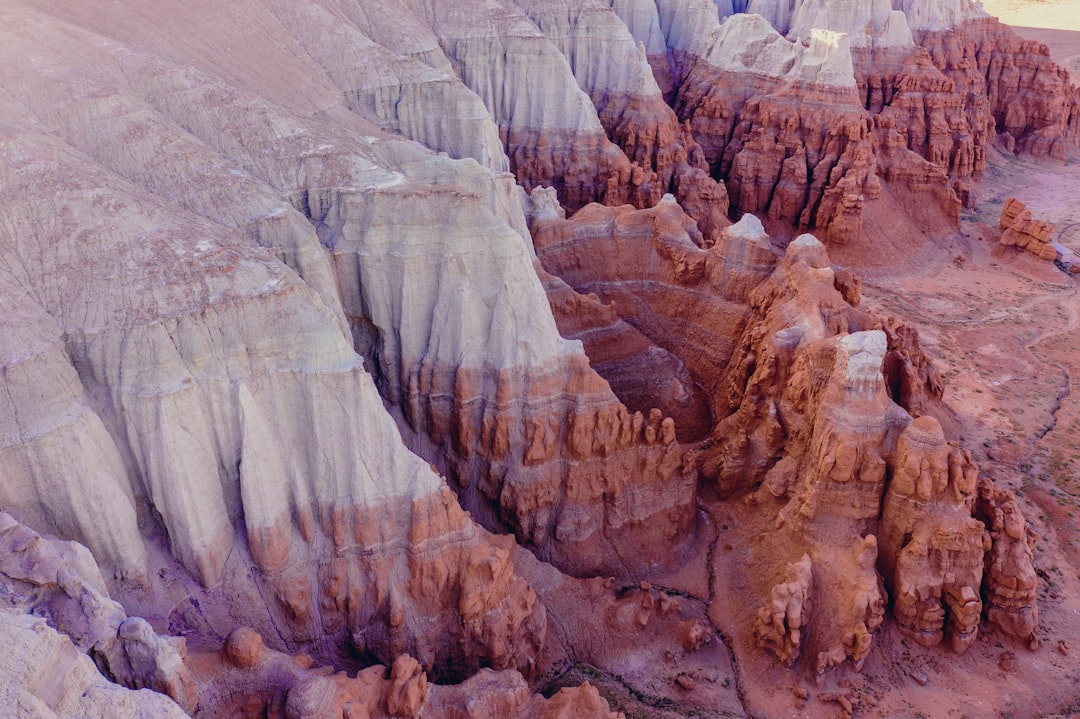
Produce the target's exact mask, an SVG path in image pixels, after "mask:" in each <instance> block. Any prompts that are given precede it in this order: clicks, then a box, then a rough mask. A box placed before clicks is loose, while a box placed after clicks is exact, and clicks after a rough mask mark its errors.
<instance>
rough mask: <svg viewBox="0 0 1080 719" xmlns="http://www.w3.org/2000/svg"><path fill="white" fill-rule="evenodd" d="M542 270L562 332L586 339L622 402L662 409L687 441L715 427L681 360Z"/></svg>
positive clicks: (591, 297) (598, 369)
mask: <svg viewBox="0 0 1080 719" xmlns="http://www.w3.org/2000/svg"><path fill="white" fill-rule="evenodd" d="M539 271H540V273H541V276H542V277H543V280H544V290H545V292H546V293H547V297H548V301H549V302H550V303H551V311H552V313H553V314H554V315H555V322H556V323H557V324H558V327H559V333H560V334H561V335H562V336H563V337H566V338H567V339H571V340H578V341H580V342H581V343H582V345H583V346H584V347H585V354H586V355H587V356H588V357H589V365H590V366H591V367H592V368H593V369H594V370H596V372H597V374H599V375H600V376H601V377H603V378H604V379H605V380H607V382H608V384H609V385H611V389H612V391H613V392H614V393H615V396H616V397H618V398H619V400H620V401H622V402H623V403H624V404H625V405H626V406H627V407H628V408H629V409H631V410H633V411H641V412H647V411H648V410H650V409H652V408H653V407H657V408H659V409H660V411H661V413H663V414H664V415H665V416H667V417H671V418H672V419H673V420H675V430H676V434H677V435H678V436H679V438H680V439H681V440H683V441H688V440H689V439H692V438H693V436H694V435H693V432H694V430H695V428H705V430H706V431H707V430H708V429H711V424H709V421H708V418H709V417H710V416H711V413H710V412H709V407H708V405H707V403H706V402H705V401H704V398H703V397H701V396H700V394H699V393H695V392H694V391H693V389H694V380H693V378H691V376H690V373H689V371H688V370H687V369H686V364H685V363H684V362H683V361H682V360H680V359H679V358H678V357H676V356H675V355H674V354H672V353H671V352H668V351H667V350H664V349H662V348H660V347H659V346H657V345H656V344H653V342H652V341H651V340H650V339H649V338H648V337H647V336H645V335H644V334H642V332H641V331H640V330H638V329H637V328H636V327H634V326H633V325H631V324H629V323H627V322H626V321H624V320H623V319H622V318H621V317H619V314H618V312H617V311H616V309H615V306H614V305H613V304H612V303H606V304H605V303H603V302H601V300H600V298H599V297H597V296H596V295H595V294H593V293H589V294H587V295H584V294H580V293H578V292H575V291H574V290H573V289H572V288H571V287H570V286H569V285H567V284H566V282H564V281H563V280H561V279H560V278H558V277H555V276H554V275H550V274H548V273H547V272H544V271H543V270H542V269H541V270H539ZM703 423H704V424H703Z"/></svg>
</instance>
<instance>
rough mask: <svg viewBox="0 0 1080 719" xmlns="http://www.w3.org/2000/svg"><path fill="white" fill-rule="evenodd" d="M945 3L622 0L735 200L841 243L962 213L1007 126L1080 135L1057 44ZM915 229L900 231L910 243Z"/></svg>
mask: <svg viewBox="0 0 1080 719" xmlns="http://www.w3.org/2000/svg"><path fill="white" fill-rule="evenodd" d="M938 5H939V4H937V3H933V4H931V3H922V2H899V1H898V2H896V3H893V4H890V3H889V2H884V1H882V2H872V3H853V2H849V1H846V0H828V1H825V0H806V1H800V2H793V3H771V2H757V3H749V4H746V6H745V7H743V8H742V9H741V10H739V9H737V8H736V9H734V10H733V9H732V7H734V6H732V7H725V6H721V7H720V8H719V19H720V20H721V21H722V22H718V21H717V8H716V7H714V6H713V4H712V3H710V2H705V1H704V0H698V1H696V2H679V1H677V0H671V1H665V2H659V3H657V4H656V9H657V12H656V14H655V15H652V14H651V13H650V12H649V9H648V8H644V7H640V4H635V3H616V4H615V7H616V10H617V11H618V12H620V14H621V16H622V17H624V19H626V21H627V25H628V27H629V28H630V29H631V30H632V31H633V32H634V33H635V37H637V39H638V40H639V42H641V43H643V45H644V46H646V47H649V48H653V49H652V50H651V51H650V52H651V53H652V55H651V57H652V60H651V62H652V65H653V66H654V67H664V68H666V74H665V76H671V77H672V78H673V80H672V84H673V89H672V90H671V92H670V96H671V98H672V102H673V104H674V107H675V110H676V112H677V114H678V115H679V118H680V119H682V120H684V121H688V122H689V123H690V127H691V130H692V132H693V135H694V138H695V139H696V140H697V141H698V142H699V143H700V144H701V146H702V147H703V149H704V151H705V156H706V158H707V160H708V162H709V164H710V168H711V170H712V173H713V175H714V176H716V177H721V178H723V179H724V180H725V181H726V183H727V184H728V191H729V194H730V197H731V206H732V211H733V212H734V213H735V214H736V215H737V214H739V213H741V212H745V211H752V212H758V213H761V214H768V216H769V217H771V218H774V219H776V220H782V221H783V223H785V224H788V225H795V226H796V227H814V228H817V229H818V232H819V234H822V235H823V237H824V239H826V241H828V242H829V243H834V244H839V243H842V242H850V241H851V240H852V239H854V238H860V239H861V240H862V241H864V242H869V236H868V235H864V232H866V231H867V230H864V228H863V223H864V218H866V217H868V218H871V221H872V222H875V223H879V224H884V225H890V224H892V222H891V221H890V220H887V219H886V218H889V217H893V216H895V214H896V213H899V214H900V215H901V216H904V217H907V218H909V219H910V221H912V222H913V224H914V226H915V228H917V230H918V231H919V232H922V233H927V234H930V235H934V234H937V233H940V232H942V231H943V229H944V228H952V227H955V226H956V222H957V214H958V210H959V203H960V202H961V201H964V202H968V203H970V202H972V201H973V200H972V198H971V185H970V182H969V179H970V178H973V177H975V178H977V177H979V176H980V175H981V173H982V172H983V170H984V169H985V167H986V160H987V153H988V151H989V147H990V145H991V144H993V143H994V142H995V141H996V138H997V137H998V135H999V133H1000V134H1001V135H1002V137H1003V138H1004V142H1005V144H1006V145H1009V144H1010V143H1011V144H1012V145H1014V146H1017V147H1019V148H1020V149H1023V150H1025V151H1028V152H1031V153H1032V154H1035V155H1045V154H1053V155H1054V156H1055V157H1063V156H1065V154H1067V153H1069V152H1071V151H1072V148H1074V147H1075V145H1076V142H1077V139H1078V137H1080V135H1078V129H1077V119H1076V118H1077V117H1078V114H1077V112H1076V107H1077V99H1076V97H1077V96H1076V90H1075V89H1073V88H1072V86H1071V85H1070V84H1069V82H1068V76H1067V74H1066V73H1064V71H1063V70H1061V69H1060V68H1058V67H1057V66H1056V65H1054V64H1053V63H1052V62H1051V61H1050V59H1049V57H1048V54H1047V52H1046V49H1045V47H1040V46H1039V45H1038V44H1037V43H1031V42H1028V41H1024V40H1022V39H1020V38H1018V37H1017V36H1016V35H1015V34H1013V33H1012V31H1011V30H1009V29H1008V28H1006V27H1005V26H1003V25H1001V24H1000V23H998V22H997V21H996V20H993V19H992V18H989V17H988V16H986V14H985V13H984V12H982V11H981V10H980V9H978V8H976V6H975V5H973V4H971V3H968V2H966V1H959V2H951V3H948V4H947V5H946V6H941V7H939V6H938ZM657 27H659V28H660V34H661V35H663V36H664V42H665V49H664V52H661V50H660V47H659V43H658V42H657V39H656V36H657V31H656V28H657ZM1018 138H1024V139H1023V141H1019V140H1018ZM998 144H1001V143H1000V142H999V143H998ZM907 234H908V237H907V238H906V239H904V238H901V237H899V236H897V237H896V238H895V241H896V242H898V243H901V244H903V243H905V242H906V243H907V244H908V245H909V246H910V244H911V242H912V240H913V239H917V236H918V235H917V233H914V234H913V233H911V232H910V231H909V232H908V233H907Z"/></svg>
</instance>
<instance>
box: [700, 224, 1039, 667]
mask: <svg viewBox="0 0 1080 719" xmlns="http://www.w3.org/2000/svg"><path fill="white" fill-rule="evenodd" d="M853 284H854V283H852V282H851V281H850V278H838V275H837V273H836V272H834V271H833V269H832V268H831V267H830V265H829V261H828V258H827V256H826V254H825V250H824V248H823V246H822V245H821V244H820V243H818V242H817V241H816V240H814V239H813V238H811V237H809V236H807V235H804V236H802V237H800V238H798V239H797V240H795V241H794V242H792V243H791V245H789V247H788V250H787V253H786V255H785V257H784V260H783V261H782V262H781V264H780V265H779V267H778V268H777V269H776V271H775V273H774V274H773V276H772V277H771V278H770V279H769V280H768V281H766V282H764V283H762V284H761V285H760V286H759V287H758V288H757V289H756V290H755V291H754V292H753V294H752V296H751V306H752V307H753V309H754V313H755V317H756V318H757V321H756V322H752V323H749V324H748V325H747V328H748V329H747V330H746V332H745V334H744V335H743V337H742V339H741V340H740V343H739V346H738V347H737V349H736V351H735V353H734V354H733V356H732V361H731V363H730V365H729V368H728V375H727V376H726V377H725V382H726V383H727V384H726V386H727V387H728V388H729V391H730V396H731V397H732V400H733V401H732V405H731V406H732V408H733V410H734V411H733V412H732V413H731V414H730V415H729V416H727V417H726V418H725V419H723V420H722V421H721V422H720V423H719V424H718V425H717V429H716V431H715V432H714V433H713V437H712V442H711V446H707V447H706V448H705V449H704V450H703V452H702V453H701V455H700V457H701V468H702V474H703V476H704V477H706V478H714V477H715V478H716V480H717V481H718V483H719V488H720V489H721V491H734V490H737V489H739V488H744V489H745V488H750V487H752V486H754V485H756V484H757V483H759V482H760V483H761V487H760V489H759V490H758V491H757V492H755V493H754V494H752V495H751V497H750V500H749V501H750V503H751V506H754V507H758V508H759V509H758V510H757V511H762V512H776V515H775V521H774V522H773V527H772V531H770V532H768V533H767V534H766V535H764V536H763V537H762V538H761V540H760V541H761V542H762V543H763V544H762V545H761V549H760V551H761V552H763V553H768V552H770V551H775V552H778V553H780V555H781V556H783V557H785V558H786V562H787V564H786V565H785V564H779V565H774V566H773V568H772V569H771V570H770V571H773V575H774V577H775V584H773V585H771V586H772V588H771V590H770V593H769V595H768V596H767V597H765V596H763V597H761V601H762V605H761V609H760V611H759V612H758V616H757V619H756V624H755V628H754V635H755V637H756V638H757V641H758V643H759V645H760V646H761V647H763V648H765V649H766V650H768V651H771V652H772V653H774V654H775V655H776V656H777V657H778V658H779V659H781V660H782V661H784V662H787V663H792V662H794V661H795V660H796V659H797V658H798V657H800V656H809V657H810V658H811V661H813V665H814V668H815V670H816V671H818V672H823V671H825V670H827V669H828V668H829V667H832V666H835V665H837V664H839V663H842V662H844V661H845V660H850V661H851V662H852V663H853V664H854V665H855V666H856V667H859V666H861V664H862V662H863V661H864V660H865V658H866V656H867V654H868V652H869V650H870V645H871V641H872V635H873V633H874V631H875V630H876V629H877V627H878V626H880V624H881V622H882V619H883V617H884V612H885V609H884V607H885V600H886V594H885V593H884V591H883V590H882V588H881V587H880V585H881V584H882V583H884V585H885V586H887V587H888V590H889V596H891V597H892V599H893V602H892V613H893V615H894V617H895V618H896V620H897V622H898V624H899V625H900V627H901V629H902V630H903V631H905V632H906V633H908V634H910V635H912V636H913V637H915V638H916V639H917V640H918V641H920V642H921V643H925V644H936V643H939V642H941V641H943V640H945V639H948V641H949V643H950V646H951V647H952V648H953V649H954V650H956V651H963V650H964V649H966V648H967V647H968V646H969V645H970V644H971V642H972V641H973V640H974V639H975V636H976V633H977V630H978V625H979V620H980V617H981V616H982V612H983V608H984V606H985V607H986V611H987V616H988V617H991V618H992V617H995V616H996V617H999V618H1000V619H999V622H998V623H999V624H1000V625H1001V626H1002V627H1008V629H1007V631H1009V632H1010V633H1012V634H1015V635H1018V636H1021V637H1023V638H1027V637H1028V636H1030V632H1031V630H1032V629H1033V627H1034V622H1035V621H1036V619H1037V613H1036V611H1035V603H1034V593H1033V592H1034V586H1035V585H1034V582H1033V580H1032V579H1031V577H1032V574H1031V573H1032V572H1033V571H1034V570H1033V569H1032V564H1031V555H1030V548H1029V547H1028V546H1027V544H1026V541H1025V534H1024V531H1023V522H1022V519H1019V521H1018V518H1019V515H1018V514H1017V515H1014V512H1015V511H1016V506H1015V503H1014V502H1013V503H1011V504H1010V497H1011V495H1009V494H1008V493H1007V492H1003V491H1001V490H997V489H995V488H994V487H993V484H992V483H991V482H990V481H989V480H988V479H987V478H985V477H984V478H982V479H978V476H979V470H978V467H977V466H976V465H975V464H974V463H973V462H972V461H971V456H970V454H969V453H967V452H966V451H964V450H962V449H961V448H959V447H958V446H956V445H954V444H950V443H947V442H946V441H945V439H944V436H943V434H942V431H941V428H940V425H939V424H938V422H937V421H936V420H935V419H933V418H932V417H929V416H922V417H919V418H918V419H916V420H914V421H912V418H911V416H910V415H909V414H908V413H907V412H906V411H904V409H902V408H901V407H900V406H898V405H897V404H895V402H894V401H893V399H892V398H891V396H890V394H891V393H895V389H891V388H890V386H889V385H890V382H887V381H886V375H885V372H884V369H885V368H886V366H887V364H886V358H887V357H890V356H891V357H892V361H893V362H901V363H902V362H905V361H906V362H907V364H906V365H904V366H905V367H906V369H904V370H903V371H902V372H900V373H899V374H901V375H906V376H909V380H908V381H909V383H910V384H912V385H915V386H917V387H920V388H923V389H920V391H919V392H917V393H914V394H912V393H910V392H909V393H908V394H909V396H924V395H923V394H920V393H926V394H929V395H930V397H931V398H932V396H933V392H932V387H931V388H930V389H929V390H927V389H926V388H925V383H926V381H925V380H920V379H919V377H920V373H919V368H920V366H921V365H922V363H923V362H924V358H921V359H920V357H921V353H919V352H918V350H917V342H914V341H912V338H911V337H910V336H908V337H906V339H905V337H904V336H905V335H907V334H908V332H905V331H903V330H900V331H897V327H895V326H893V327H891V328H890V332H888V333H886V332H882V331H866V330H874V329H875V328H877V327H880V326H881V323H880V322H879V321H878V320H877V319H876V318H874V317H873V316H871V315H869V314H866V313H864V312H860V311H859V310H857V309H856V308H854V307H853V306H851V305H850V304H849V303H848V301H846V299H845V295H846V296H847V298H851V299H854V298H855V297H856V296H857V292H856V291H855V289H856V288H854V287H853ZM841 289H843V292H842V291H841ZM849 332H851V333H852V334H847V333H849ZM890 335H891V339H890ZM890 345H891V346H890ZM931 376H932V373H927V379H929V378H930V377H931ZM740 388H745V389H744V390H743V389H740ZM977 482H979V483H980V484H979V486H980V489H979V491H978V497H979V499H977V496H976V483H977ZM983 497H985V499H982V498H983ZM777 500H779V502H777ZM983 504H985V506H983ZM990 516H993V519H992V520H988V519H987V518H988V517H990ZM994 522H996V524H994ZM984 526H985V527H986V529H988V530H989V529H991V527H992V526H996V527H998V529H997V530H996V532H997V534H995V530H991V531H990V535H989V536H990V540H988V541H987V540H984ZM766 547H768V548H769V549H766ZM984 563H985V566H986V570H985V573H984ZM785 567H786V568H785ZM943 567H945V568H949V569H948V571H946V570H945V569H942V568H943ZM990 567H994V568H995V571H996V574H992V571H991V569H990ZM879 572H880V574H879ZM994 607H997V609H995V608H994Z"/></svg>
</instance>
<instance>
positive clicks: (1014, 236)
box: [998, 197, 1057, 262]
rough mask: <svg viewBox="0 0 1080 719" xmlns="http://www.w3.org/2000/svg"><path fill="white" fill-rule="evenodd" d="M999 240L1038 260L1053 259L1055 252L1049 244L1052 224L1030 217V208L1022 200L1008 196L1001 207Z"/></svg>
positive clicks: (1052, 231)
mask: <svg viewBox="0 0 1080 719" xmlns="http://www.w3.org/2000/svg"><path fill="white" fill-rule="evenodd" d="M998 226H999V227H1000V228H1001V239H1000V240H999V242H1000V243H1001V244H1002V245H1003V246H1005V247H1019V248H1020V249H1022V250H1027V251H1028V252H1030V253H1031V254H1033V255H1035V256H1036V257H1038V258H1039V259H1040V260H1047V261H1051V262H1052V261H1053V260H1054V258H1055V257H1057V252H1056V251H1055V250H1054V248H1053V246H1051V244H1050V242H1051V236H1052V235H1053V233H1054V226H1053V225H1052V224H1050V223H1049V222H1043V221H1041V220H1033V219H1031V210H1029V209H1028V208H1027V207H1026V206H1025V205H1024V203H1023V202H1021V201H1020V200H1018V199H1016V198H1015V197H1010V198H1008V199H1007V200H1005V205H1004V206H1003V207H1002V208H1001V219H1000V221H999V223H998Z"/></svg>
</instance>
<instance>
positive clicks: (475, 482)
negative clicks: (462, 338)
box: [402, 355, 697, 575]
mask: <svg viewBox="0 0 1080 719" xmlns="http://www.w3.org/2000/svg"><path fill="white" fill-rule="evenodd" d="M402 406H403V407H404V415H405V417H404V418H405V422H406V424H407V427H406V430H405V433H406V435H408V434H409V433H410V430H411V431H412V432H415V433H416V434H415V435H414V436H413V437H412V439H411V441H410V445H411V446H413V447H414V448H415V449H416V450H417V451H418V452H419V453H420V454H421V455H422V456H426V457H430V458H432V461H433V462H435V463H436V465H438V466H440V467H441V468H443V469H445V471H446V474H447V475H448V476H449V477H450V478H451V479H452V480H453V481H454V482H455V484H456V485H457V488H458V491H459V494H460V496H461V500H462V503H463V505H464V506H465V508H466V509H468V510H469V511H471V512H472V513H473V514H474V515H475V516H477V518H478V519H479V520H480V521H481V522H482V523H486V524H489V526H506V527H508V528H509V529H511V530H512V531H513V532H514V534H515V536H516V537H517V538H518V539H519V541H521V542H522V544H524V545H526V546H528V547H530V548H532V549H533V550H534V551H535V552H536V554H537V556H539V557H541V558H542V559H544V560H545V561H550V562H552V563H553V564H555V565H556V566H558V567H559V568H560V569H562V570H563V571H565V572H568V573H571V574H575V575H589V574H596V573H602V574H617V575H628V574H629V575H632V574H633V573H634V572H636V571H637V570H638V569H640V567H641V566H642V565H643V564H644V563H651V562H653V561H654V557H655V548H656V547H659V546H664V547H669V548H670V547H672V546H673V545H674V546H677V545H678V543H679V542H680V541H685V540H687V539H688V538H689V536H690V535H691V534H692V532H691V529H692V527H693V521H694V504H693V500H694V493H695V489H696V482H697V474H696V471H695V470H694V468H693V465H692V462H691V461H690V460H689V458H688V456H687V455H686V449H685V447H683V446H682V445H680V444H679V443H677V442H676V438H675V423H674V421H673V420H672V419H671V418H670V417H667V418H665V417H664V416H663V414H662V413H661V412H660V411H659V410H652V411H650V412H649V413H648V415H647V416H646V415H645V414H643V413H642V412H640V411H639V412H629V411H627V409H626V408H625V407H624V406H623V405H622V404H621V403H619V402H617V401H616V400H615V399H614V397H613V396H612V394H611V390H610V388H609V387H608V384H607V383H606V382H605V381H604V380H603V379H601V378H600V376H599V375H597V374H596V372H595V371H594V370H593V369H592V368H591V367H590V366H589V365H588V363H587V361H586V360H585V357H584V356H583V355H579V356H577V357H573V358H568V359H567V360H566V361H565V362H564V363H562V364H560V365H559V366H556V367H553V368H550V370H547V371H529V372H522V371H520V370H507V371H504V372H491V373H490V374H487V373H481V372H474V371H470V370H467V369H464V368H459V367H449V366H441V365H435V366H423V367H417V368H416V369H415V370H413V371H411V372H410V373H409V375H408V376H407V379H406V387H405V390H404V394H403V396H402ZM677 554H678V553H677V552H672V553H671V554H670V555H669V557H670V558H672V559H674V558H675V557H676V556H677Z"/></svg>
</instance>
